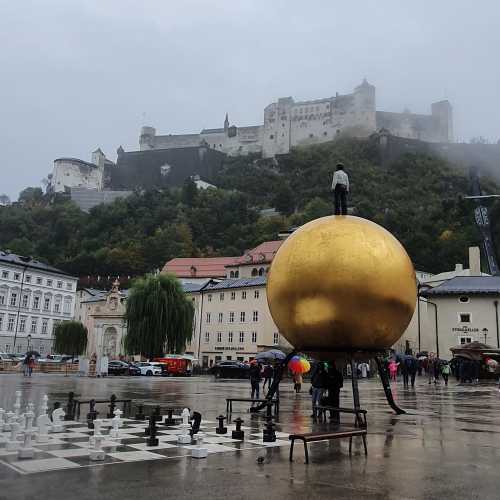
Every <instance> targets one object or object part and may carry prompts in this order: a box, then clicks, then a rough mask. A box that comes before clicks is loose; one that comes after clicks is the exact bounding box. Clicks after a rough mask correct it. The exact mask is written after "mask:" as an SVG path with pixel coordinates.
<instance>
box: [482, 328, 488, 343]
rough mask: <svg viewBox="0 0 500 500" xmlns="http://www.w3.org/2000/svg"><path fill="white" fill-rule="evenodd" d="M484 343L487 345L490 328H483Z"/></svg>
mask: <svg viewBox="0 0 500 500" xmlns="http://www.w3.org/2000/svg"><path fill="white" fill-rule="evenodd" d="M483 335H484V343H485V344H486V337H487V336H488V328H483Z"/></svg>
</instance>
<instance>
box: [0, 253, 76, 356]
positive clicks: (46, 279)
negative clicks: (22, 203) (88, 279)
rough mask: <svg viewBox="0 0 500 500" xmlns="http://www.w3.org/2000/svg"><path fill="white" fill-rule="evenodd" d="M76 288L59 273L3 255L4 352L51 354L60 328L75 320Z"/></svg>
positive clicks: (0, 316) (0, 314)
mask: <svg viewBox="0 0 500 500" xmlns="http://www.w3.org/2000/svg"><path fill="white" fill-rule="evenodd" d="M76 285H77V278H74V277H73V276H69V275H68V274H66V273H64V272H63V271H61V270H59V269H56V268H54V267H51V266H48V265H46V264H43V263H42V262H39V261H37V260H35V259H32V258H30V257H23V256H21V255H16V254H12V253H9V252H0V351H3V352H7V353H16V354H24V353H25V352H26V351H27V350H28V349H33V350H36V351H38V352H40V354H42V355H44V354H48V353H50V352H51V350H52V342H53V332H54V329H55V327H56V326H57V324H58V323H59V322H61V321H67V320H72V319H73V318H74V311H75V296H76Z"/></svg>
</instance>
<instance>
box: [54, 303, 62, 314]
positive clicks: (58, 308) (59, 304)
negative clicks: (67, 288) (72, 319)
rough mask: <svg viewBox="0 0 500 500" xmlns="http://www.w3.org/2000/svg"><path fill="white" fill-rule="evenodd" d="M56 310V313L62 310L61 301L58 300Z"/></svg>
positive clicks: (55, 305)
mask: <svg viewBox="0 0 500 500" xmlns="http://www.w3.org/2000/svg"><path fill="white" fill-rule="evenodd" d="M54 312H55V313H58V312H61V303H60V302H56V303H55V304H54Z"/></svg>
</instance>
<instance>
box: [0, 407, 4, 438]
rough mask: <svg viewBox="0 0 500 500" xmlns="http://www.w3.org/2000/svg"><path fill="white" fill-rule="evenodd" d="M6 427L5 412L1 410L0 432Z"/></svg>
mask: <svg viewBox="0 0 500 500" xmlns="http://www.w3.org/2000/svg"><path fill="white" fill-rule="evenodd" d="M4 425H5V410H4V409H3V408H0V432H1V431H2V430H3V426H4Z"/></svg>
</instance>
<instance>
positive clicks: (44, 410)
mask: <svg viewBox="0 0 500 500" xmlns="http://www.w3.org/2000/svg"><path fill="white" fill-rule="evenodd" d="M48 411H49V397H48V396H47V394H44V395H43V397H42V404H41V405H40V415H42V414H46V413H47V412H48Z"/></svg>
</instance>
